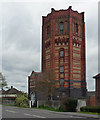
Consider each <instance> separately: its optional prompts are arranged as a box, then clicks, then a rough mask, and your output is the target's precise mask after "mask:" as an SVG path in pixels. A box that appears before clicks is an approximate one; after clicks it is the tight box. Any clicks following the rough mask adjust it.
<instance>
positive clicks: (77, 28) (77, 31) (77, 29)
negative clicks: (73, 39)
mask: <svg viewBox="0 0 100 120" xmlns="http://www.w3.org/2000/svg"><path fill="white" fill-rule="evenodd" d="M76 34H78V24H77V23H76Z"/></svg>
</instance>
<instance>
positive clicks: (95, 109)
mask: <svg viewBox="0 0 100 120" xmlns="http://www.w3.org/2000/svg"><path fill="white" fill-rule="evenodd" d="M80 110H81V111H82V112H94V113H100V107H97V106H96V107H94V106H86V107H81V108H80Z"/></svg>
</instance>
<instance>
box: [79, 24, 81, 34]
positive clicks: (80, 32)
mask: <svg viewBox="0 0 100 120" xmlns="http://www.w3.org/2000/svg"><path fill="white" fill-rule="evenodd" d="M80 35H81V26H80V25H79V36H80Z"/></svg>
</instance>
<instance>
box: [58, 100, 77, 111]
mask: <svg viewBox="0 0 100 120" xmlns="http://www.w3.org/2000/svg"><path fill="white" fill-rule="evenodd" d="M76 107H77V100H76V99H71V98H62V99H61V104H60V107H59V111H62V112H76Z"/></svg>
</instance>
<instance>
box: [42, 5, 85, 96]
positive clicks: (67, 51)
mask: <svg viewBox="0 0 100 120" xmlns="http://www.w3.org/2000/svg"><path fill="white" fill-rule="evenodd" d="M85 59H86V58H85V22H84V12H82V13H78V12H77V11H73V10H72V9H71V6H70V7H69V8H68V9H67V10H59V11H56V10H55V9H53V8H52V9H51V13H50V14H48V15H47V16H43V17H42V72H44V71H45V70H47V69H50V68H51V69H53V70H54V71H55V80H56V81H57V89H58V91H59V92H65V93H66V95H67V96H69V97H76V98H80V97H85V96H86V60H85Z"/></svg>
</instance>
